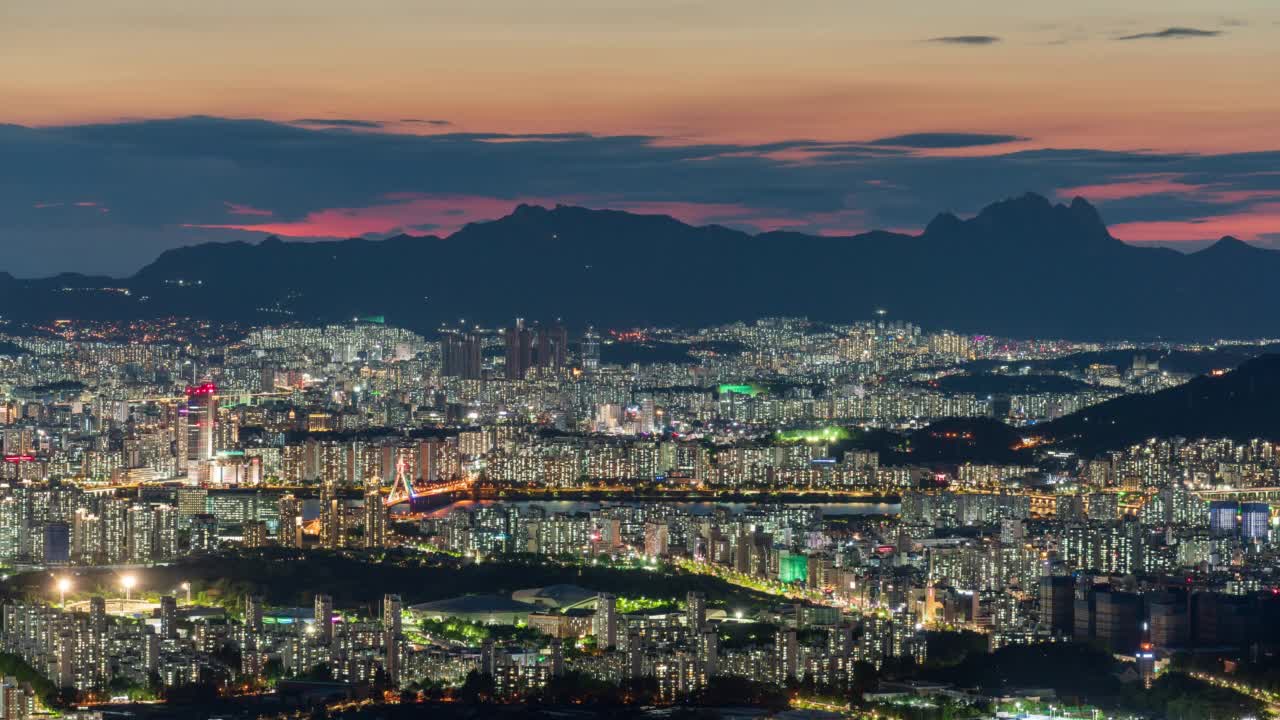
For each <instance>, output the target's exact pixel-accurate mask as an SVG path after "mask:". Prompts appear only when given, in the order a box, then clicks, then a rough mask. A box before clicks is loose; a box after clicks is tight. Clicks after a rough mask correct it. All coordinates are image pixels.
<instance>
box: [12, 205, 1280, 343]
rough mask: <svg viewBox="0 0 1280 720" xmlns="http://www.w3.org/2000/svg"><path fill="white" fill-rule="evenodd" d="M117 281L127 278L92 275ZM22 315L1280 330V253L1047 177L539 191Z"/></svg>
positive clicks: (70, 283)
mask: <svg viewBox="0 0 1280 720" xmlns="http://www.w3.org/2000/svg"><path fill="white" fill-rule="evenodd" d="M94 287H113V288H123V289H127V290H128V291H129V294H128V295H125V294H123V293H121V292H118V291H112V292H94V291H92V290H91V289H89V290H87V289H86V288H94ZM0 301H4V302H5V307H6V310H7V312H6V314H7V315H8V316H9V317H13V318H16V319H48V318H54V317H98V318H130V317H137V316H146V315H150V316H159V315H191V316H196V317H205V318H210V319H224V320H240V321H253V322H271V321H282V320H291V319H292V320H306V321H316V320H340V319H344V318H351V317H353V316H358V315H367V314H379V315H384V316H385V317H386V318H387V321H388V322H391V323H395V324H399V325H404V326H407V327H411V328H415V329H418V330H430V329H432V328H435V327H437V326H438V325H439V323H441V322H446V321H456V320H457V319H459V318H466V319H468V320H476V321H479V322H485V323H493V324H497V323H506V322H509V321H510V319H511V318H512V317H515V316H517V315H518V316H522V317H527V318H532V319H542V320H549V319H552V318H557V317H558V318H563V319H564V320H565V322H567V323H570V324H572V325H581V324H584V323H588V322H591V323H595V324H597V325H602V326H612V327H619V326H629V325H639V324H670V325H676V324H679V325H695V324H704V323H711V322H723V321H731V320H743V319H752V318H755V317H759V316H763V315H804V316H808V317H810V318H813V319H818V320H832V321H847V320H855V319H863V318H867V317H869V316H870V315H871V314H872V312H873V311H874V310H875V309H877V308H884V309H886V310H888V312H889V317H891V318H899V319H903V320H911V321H915V322H918V323H922V324H924V325H926V326H930V327H949V328H953V329H957V330H961V331H971V332H989V333H997V334H1002V335H1012V336H1061V337H1075V338H1112V337H1157V336H1163V337H1176V338H1200V337H1223V336H1259V335H1267V334H1270V335H1277V334H1280V314H1277V313H1276V312H1275V311H1274V308H1276V307H1280V252H1275V251H1271V250H1264V249H1260V248H1255V247H1252V246H1249V245H1246V244H1244V243H1241V242H1239V241H1237V240H1232V239H1227V238H1224V239H1223V240H1222V241H1219V242H1218V243H1217V244H1215V245H1213V246H1211V247H1209V248H1206V249H1204V250H1201V251H1199V252H1196V253H1191V254H1186V255H1184V254H1182V253H1178V252H1176V251H1173V250H1168V249H1163V248H1150V247H1134V246H1131V245H1126V244H1125V243H1123V242H1120V241H1119V240H1117V239H1115V238H1113V237H1111V235H1110V234H1109V233H1108V232H1107V229H1106V226H1105V225H1104V224H1103V222H1102V219H1101V218H1100V217H1099V216H1098V213H1097V211H1096V210H1095V209H1094V208H1093V207H1092V206H1091V205H1090V204H1089V203H1087V202H1085V201H1084V200H1082V199H1079V198H1077V199H1075V200H1073V201H1072V202H1071V204H1070V205H1055V204H1052V203H1050V202H1049V201H1048V200H1046V199H1045V198H1043V197H1040V196H1038V195H1025V196H1022V197H1019V198H1015V199H1010V200H1005V201H1002V202H998V203H995V204H993V205H991V206H989V207H987V208H985V209H984V210H982V211H981V212H980V213H978V215H976V216H975V217H973V218H970V219H967V220H962V219H960V218H957V217H956V216H954V215H951V214H942V215H939V216H937V217H936V218H935V219H934V220H933V221H932V222H930V223H929V224H928V226H927V228H926V230H925V231H924V233H922V234H921V235H919V236H910V235H901V234H895V233H887V232H872V233H866V234H862V235H856V236H852V237H817V236H811V235H805V234H801V233H794V232H772V233H762V234H759V235H750V234H747V233H743V232H739V231H736V230H731V229H728V228H724V227H719V226H708V227H691V226H689V225H685V224H683V223H681V222H678V221H676V220H674V219H672V218H669V217H665V216H653V215H633V214H628V213H624V212H617V211H607V210H588V209H584V208H578V207H563V206H560V207H555V208H550V209H549V208H543V207H538V206H530V205H521V206H519V207H517V208H516V209H515V210H514V212H512V214H511V215H508V216H507V217H504V218H501V219H499V220H494V221H492V222H484V223H475V224H472V225H468V226H467V227H465V228H463V229H462V230H460V231H458V232H457V233H454V234H453V235H452V236H450V237H448V238H446V239H441V238H436V237H410V236H406V235H401V236H397V237H393V238H389V239H386V240H380V241H379V240H363V239H356V240H344V241H338V242H285V241H281V240H278V239H275V238H271V239H268V240H265V241H263V242H261V243H259V244H256V245H255V244H250V243H245V242H232V243H216V244H206V245H198V246H193V247H186V248H181V249H176V250H170V251H167V252H165V253H164V254H162V255H161V256H160V257H159V258H157V259H156V261H155V262H153V263H152V264H150V265H148V266H147V267H145V268H143V269H142V270H141V271H139V272H138V273H137V274H136V275H135V276H133V277H132V278H129V279H127V280H110V279H105V278H93V277H85V276H76V277H74V278H71V277H65V276H64V277H58V278H48V279H43V280H17V279H14V278H11V277H7V276H3V275H0Z"/></svg>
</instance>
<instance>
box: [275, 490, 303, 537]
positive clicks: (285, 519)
mask: <svg viewBox="0 0 1280 720" xmlns="http://www.w3.org/2000/svg"><path fill="white" fill-rule="evenodd" d="M276 538H277V540H278V541H279V542H280V544H281V545H283V546H285V547H295V548H296V547H302V503H301V502H299V501H298V498H296V497H294V496H293V494H292V493H287V494H285V495H282V496H281V497H280V522H279V525H278V528H277V530H276Z"/></svg>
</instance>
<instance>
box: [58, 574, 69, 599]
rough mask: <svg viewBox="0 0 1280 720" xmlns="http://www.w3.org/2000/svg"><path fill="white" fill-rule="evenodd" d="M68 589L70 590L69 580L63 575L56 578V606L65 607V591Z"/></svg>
mask: <svg viewBox="0 0 1280 720" xmlns="http://www.w3.org/2000/svg"><path fill="white" fill-rule="evenodd" d="M70 589H71V578H69V577H66V576H65V575H64V576H63V577H60V578H58V604H59V605H61V606H63V607H66V606H67V591H68V590H70Z"/></svg>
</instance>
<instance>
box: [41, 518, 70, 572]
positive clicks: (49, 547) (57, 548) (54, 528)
mask: <svg viewBox="0 0 1280 720" xmlns="http://www.w3.org/2000/svg"><path fill="white" fill-rule="evenodd" d="M42 540H43V542H41V548H40V549H41V552H40V556H41V558H42V559H43V560H44V563H45V564H46V565H62V564H65V563H68V562H70V561H71V526H70V525H68V524H67V523H64V522H51V523H45V526H44V532H43V538H42Z"/></svg>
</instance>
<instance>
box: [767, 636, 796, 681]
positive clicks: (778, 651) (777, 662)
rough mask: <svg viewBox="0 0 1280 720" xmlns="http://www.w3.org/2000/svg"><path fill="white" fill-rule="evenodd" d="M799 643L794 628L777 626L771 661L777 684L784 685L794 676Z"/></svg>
mask: <svg viewBox="0 0 1280 720" xmlns="http://www.w3.org/2000/svg"><path fill="white" fill-rule="evenodd" d="M799 652H800V650H799V644H798V642H797V640H796V630H795V628H778V632H777V633H776V634H775V635H774V642H773V663H774V668H775V673H776V674H775V676H774V677H775V680H776V682H777V683H778V684H779V685H786V684H787V682H788V681H789V680H792V679H794V678H795V677H796V667H797V659H798V655H799Z"/></svg>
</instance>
